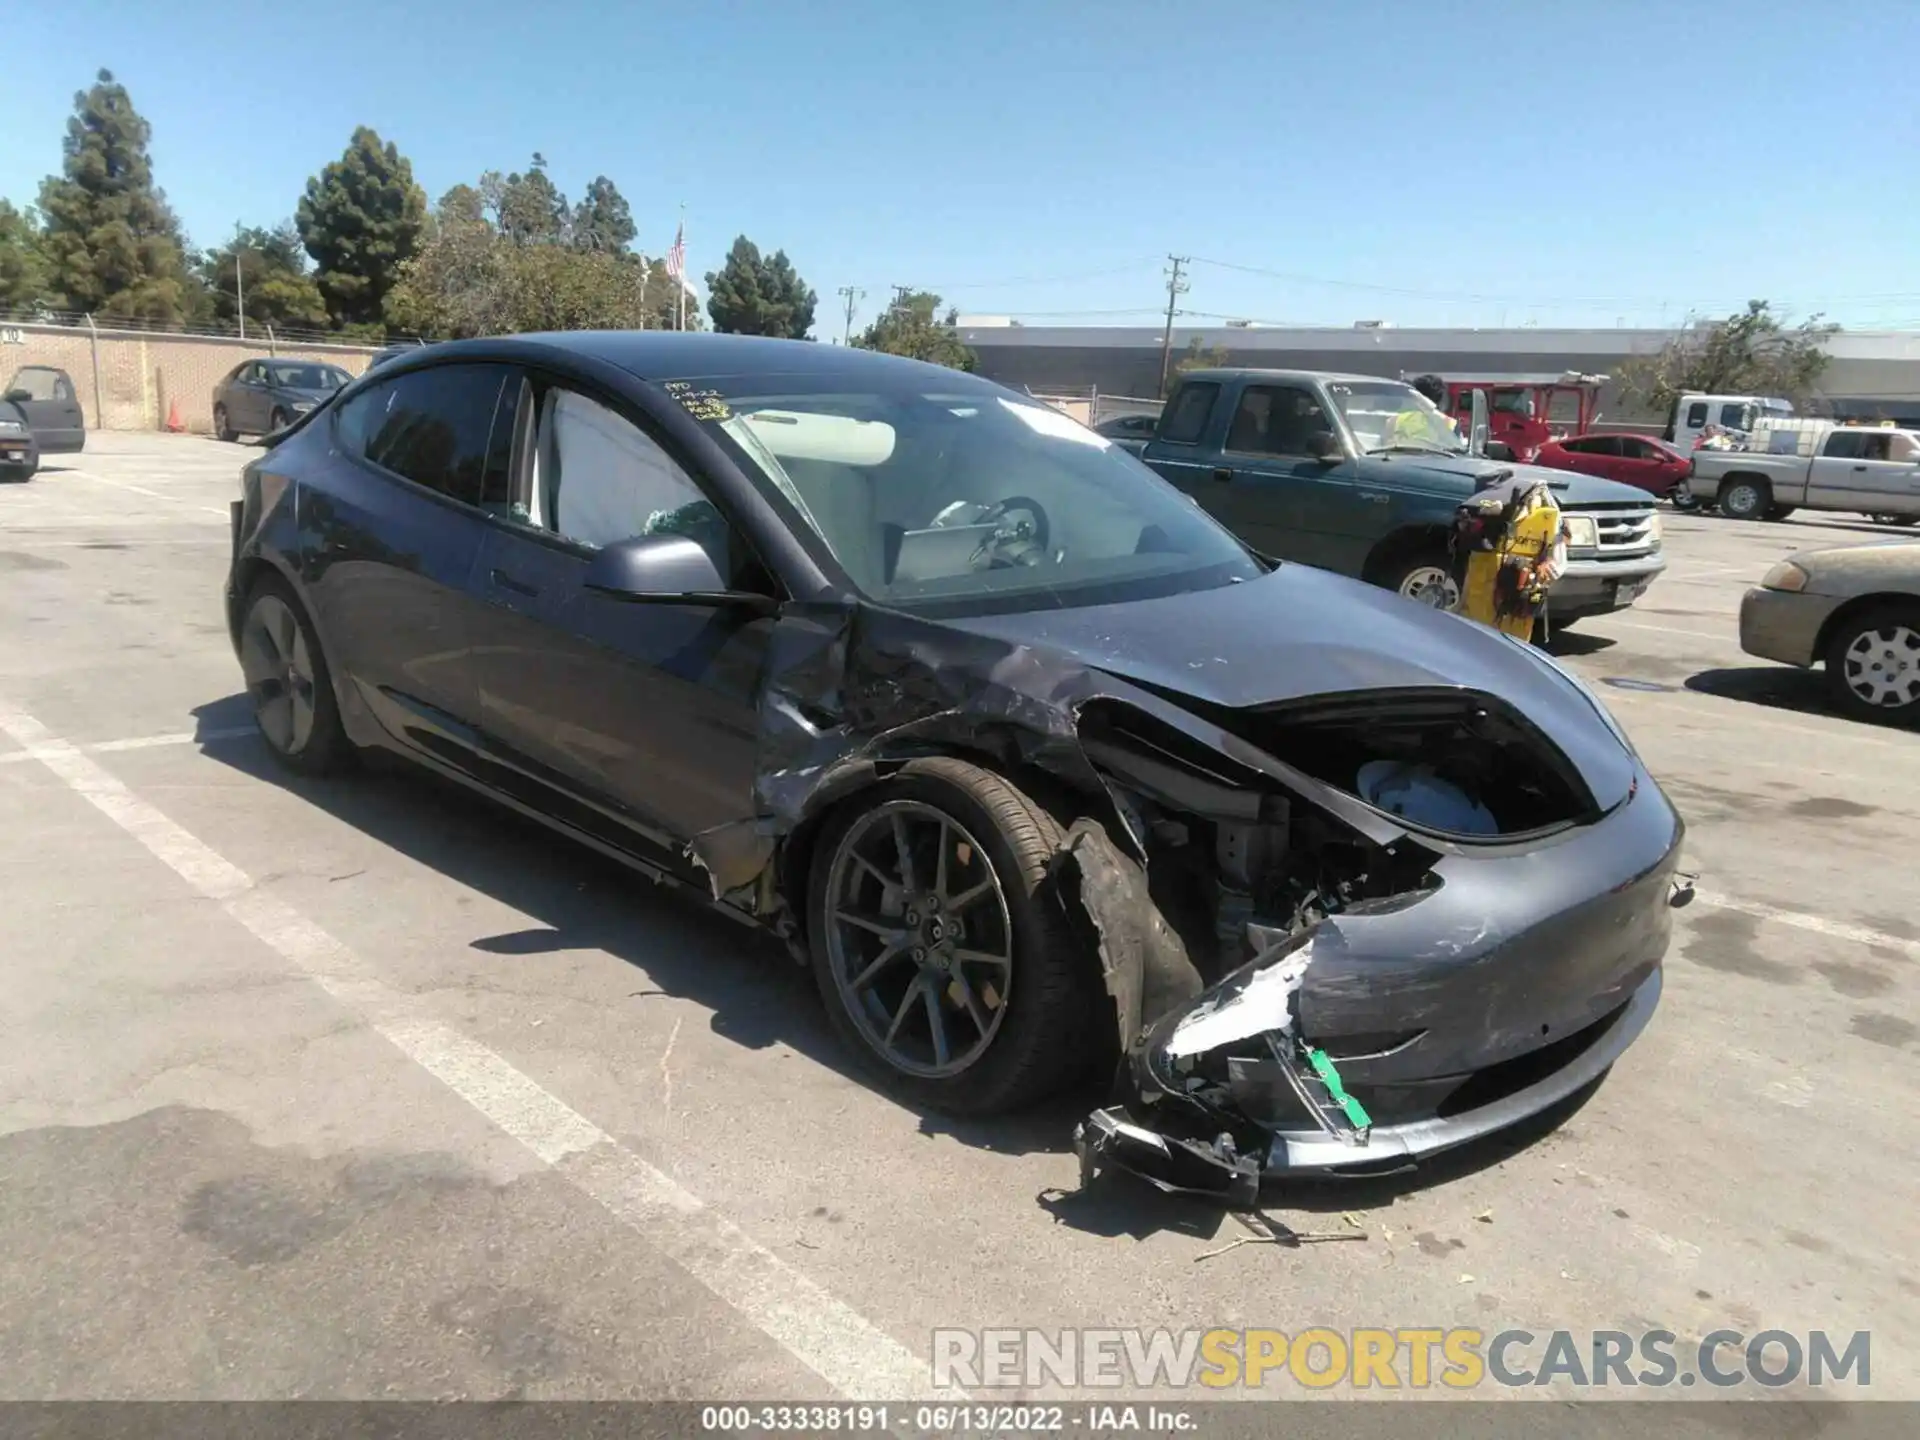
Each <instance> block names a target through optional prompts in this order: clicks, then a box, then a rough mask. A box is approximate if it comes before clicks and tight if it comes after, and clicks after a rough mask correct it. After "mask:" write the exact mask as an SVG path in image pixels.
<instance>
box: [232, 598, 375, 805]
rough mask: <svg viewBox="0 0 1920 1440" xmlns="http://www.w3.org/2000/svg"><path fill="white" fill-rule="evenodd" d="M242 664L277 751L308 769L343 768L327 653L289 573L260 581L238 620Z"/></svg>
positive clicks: (286, 761) (264, 735) (265, 733)
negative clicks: (290, 583)
mask: <svg viewBox="0 0 1920 1440" xmlns="http://www.w3.org/2000/svg"><path fill="white" fill-rule="evenodd" d="M240 671H241V674H242V675H244V676H245V678H246V682H247V698H248V700H250V701H251V702H252V704H253V718H254V723H255V724H256V725H258V726H259V727H260V738H261V739H263V740H265V741H266V742H267V749H268V750H270V751H272V752H273V758H274V759H276V760H278V761H279V762H280V763H281V764H282V765H285V766H286V767H287V768H288V769H290V770H294V771H297V772H298V773H300V774H303V775H322V774H325V773H326V772H328V771H329V770H333V769H337V768H338V767H339V765H340V764H341V762H342V761H344V760H346V759H347V757H348V755H349V754H350V749H351V747H350V746H349V744H348V741H347V736H346V731H345V729H344V728H343V727H342V726H341V724H340V707H339V705H338V704H337V703H336V701H335V700H334V695H333V677H332V676H331V674H330V673H329V672H328V669H327V657H326V656H325V655H324V654H322V653H321V650H320V641H319V639H318V638H317V637H316V636H315V635H314V633H313V626H312V624H311V623H310V622H309V621H308V619H307V616H306V612H305V611H304V610H303V609H302V608H301V606H300V602H299V600H297V599H296V598H295V597H294V594H293V591H292V590H291V589H290V588H289V587H288V585H287V583H286V582H285V581H284V580H281V579H280V578H278V577H277V576H274V577H269V578H268V579H265V580H262V581H260V583H259V584H257V585H255V586H254V587H253V590H252V591H251V592H250V593H249V594H248V596H247V604H246V609H245V611H244V612H243V613H242V616H241V620H240Z"/></svg>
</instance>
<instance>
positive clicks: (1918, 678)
mask: <svg viewBox="0 0 1920 1440" xmlns="http://www.w3.org/2000/svg"><path fill="white" fill-rule="evenodd" d="M1826 662H1827V686H1828V688H1829V689H1830V690H1831V692H1832V694H1833V698H1834V701H1835V703H1837V704H1838V705H1839V706H1840V708H1841V709H1842V710H1844V711H1846V712H1847V713H1848V714H1849V715H1853V716H1856V717H1858V718H1860V719H1863V720H1891V721H1896V722H1900V723H1904V724H1912V723H1914V722H1915V721H1920V605H1913V604H1895V605H1886V606H1882V607H1880V608H1878V609H1875V610H1869V611H1866V612H1864V613H1862V614H1860V615H1856V616H1854V617H1853V618H1851V619H1849V620H1848V621H1846V622H1845V623H1844V624H1843V625H1841V626H1840V627H1839V628H1838V629H1837V630H1836V631H1835V632H1834V634H1833V638H1832V639H1831V640H1829V641H1828V642H1827V654H1826Z"/></svg>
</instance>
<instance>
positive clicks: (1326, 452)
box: [1307, 430, 1347, 465]
mask: <svg viewBox="0 0 1920 1440" xmlns="http://www.w3.org/2000/svg"><path fill="white" fill-rule="evenodd" d="M1307 454H1308V455H1309V456H1311V457H1312V458H1313V459H1315V460H1318V461H1319V462H1320V463H1321V464H1323V465H1336V464H1338V463H1339V462H1340V461H1342V460H1344V459H1346V458H1347V452H1346V449H1345V447H1344V446H1342V445H1341V443H1340V437H1339V436H1338V435H1336V434H1334V433H1333V431H1331V430H1316V431H1314V432H1313V434H1311V435H1309V436H1308V437H1307Z"/></svg>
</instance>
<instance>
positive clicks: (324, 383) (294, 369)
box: [267, 365, 348, 390]
mask: <svg viewBox="0 0 1920 1440" xmlns="http://www.w3.org/2000/svg"><path fill="white" fill-rule="evenodd" d="M267 375H268V379H269V381H270V382H271V383H272V384H274V385H278V386H280V387H281V388H283V389H287V390H338V389H339V388H340V387H341V386H343V385H345V384H346V383H347V378H348V377H347V372H346V371H344V370H336V369H335V368H334V367H333V366H331V365H269V366H268V367H267Z"/></svg>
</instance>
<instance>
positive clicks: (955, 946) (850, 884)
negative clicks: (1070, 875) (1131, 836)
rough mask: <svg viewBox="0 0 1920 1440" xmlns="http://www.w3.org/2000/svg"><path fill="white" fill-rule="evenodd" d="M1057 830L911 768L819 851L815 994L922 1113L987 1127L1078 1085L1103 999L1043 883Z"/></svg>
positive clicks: (938, 771)
mask: <svg viewBox="0 0 1920 1440" xmlns="http://www.w3.org/2000/svg"><path fill="white" fill-rule="evenodd" d="M1060 843H1061V831H1060V827H1059V825H1058V824H1057V823H1056V822H1055V820H1054V819H1053V817H1052V816H1051V815H1049V814H1048V813H1047V812H1046V811H1045V810H1043V809H1041V808H1040V807H1039V806H1038V805H1037V804H1035V803H1034V802H1033V801H1032V800H1031V799H1029V798H1028V797H1027V796H1026V795H1025V794H1023V793H1022V792H1021V791H1020V790H1018V789H1017V788H1015V787H1014V786H1013V785H1012V784H1011V783H1009V782H1008V781H1007V780H1005V779H1003V778H1002V777H1001V776H999V775H996V774H994V773H993V772H991V771H988V770H983V769H981V768H980V767H979V766H976V765H971V764H968V763H966V762H964V761H960V760H953V759H947V758H934V759H926V760H916V761H914V762H912V763H911V764H909V765H907V766H906V767H905V768H904V769H902V770H901V772H900V773H899V774H898V775H896V776H895V777H893V778H892V779H890V780H888V781H886V782H884V783H883V784H881V785H880V786H878V787H876V788H875V789H873V790H871V791H869V792H868V793H867V794H866V795H864V796H862V797H860V798H859V799H858V800H856V801H853V802H850V804H849V806H848V808H847V809H846V810H845V811H844V812H843V813H842V814H841V815H839V816H837V817H836V818H835V819H834V820H833V821H831V822H829V825H828V827H827V830H826V831H825V833H823V834H822V836H821V838H820V843H819V846H818V848H817V849H816V850H815V852H814V861H813V869H812V875H811V878H810V882H809V885H808V907H807V908H808V932H809V938H810V941H811V944H810V949H811V951H812V960H813V970H814V979H815V982H816V983H817V984H818V985H819V987H820V993H821V996H822V997H823V998H824V999H825V1001H826V1006H827V1012H828V1014H829V1016H830V1017H831V1018H832V1020H833V1024H834V1028H835V1029H836V1030H837V1031H838V1032H839V1033H840V1036H841V1038H842V1040H844V1041H845V1042H846V1044H847V1045H848V1047H849V1048H850V1049H852V1050H853V1051H854V1052H855V1053H856V1054H857V1055H858V1056H859V1057H860V1058H861V1059H862V1061H863V1062H864V1063H865V1064H866V1065H867V1066H868V1067H869V1068H870V1069H872V1070H874V1071H876V1072H877V1073H878V1074H879V1075H880V1077H881V1078H882V1079H883V1080H884V1081H885V1082H886V1083H887V1084H888V1085H889V1086H890V1087H891V1088H892V1089H894V1090H896V1091H898V1092H900V1093H901V1094H902V1095H903V1096H905V1097H907V1098H909V1099H911V1100H913V1101H916V1102H918V1103H920V1104H923V1105H926V1106H928V1107H929V1108H933V1109H939V1110H946V1111H951V1112H956V1113H962V1114H976V1115H982V1114H993V1113H998V1112H1002V1111H1007V1110H1013V1109H1018V1108H1020V1107H1022V1106H1025V1105H1028V1104H1031V1103H1033V1102H1034V1101H1036V1100H1039V1099H1041V1098H1043V1097H1044V1096H1046V1095H1047V1094H1048V1093H1050V1092H1052V1091H1054V1090H1056V1089H1058V1088H1059V1087H1060V1086H1061V1085H1062V1084H1063V1083H1065V1082H1066V1081H1067V1080H1069V1079H1072V1078H1073V1077H1074V1076H1075V1074H1076V1073H1077V1072H1078V1071H1079V1070H1080V1069H1081V1068H1082V1067H1083V1066H1084V1064H1085V1061H1086V1059H1087V1058H1088V1056H1089V1054H1090V1051H1091V1045H1090V1041H1089V1031H1088V1029H1087V1026H1088V1021H1089V1017H1092V1016H1098V1015H1099V1014H1100V1013H1101V1011H1102V1010H1103V1008H1104V1007H1102V1006H1100V1005H1099V1004H1098V1001H1099V998H1100V992H1099V990H1098V988H1097V986H1096V985H1094V984H1093V983H1091V982H1092V981H1093V979H1094V977H1095V976H1096V975H1097V971H1096V968H1095V966H1094V965H1093V962H1092V957H1091V956H1089V955H1087V954H1085V953H1084V946H1083V944H1082V942H1081V941H1080V940H1079V939H1078V938H1077V937H1076V936H1075V935H1074V933H1073V929H1072V927H1071V926H1070V925H1069V924H1068V923H1067V917H1066V912H1065V909H1064V907H1063V906H1062V905H1061V903H1060V901H1059V899H1058V897H1057V896H1056V895H1055V894H1054V893H1053V892H1052V888H1051V881H1050V874H1051V868H1052V863H1053V860H1054V858H1055V856H1056V855H1057V854H1058V851H1059V847H1060Z"/></svg>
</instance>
